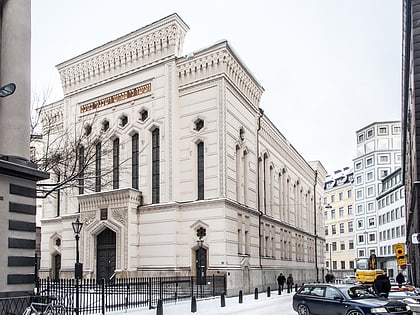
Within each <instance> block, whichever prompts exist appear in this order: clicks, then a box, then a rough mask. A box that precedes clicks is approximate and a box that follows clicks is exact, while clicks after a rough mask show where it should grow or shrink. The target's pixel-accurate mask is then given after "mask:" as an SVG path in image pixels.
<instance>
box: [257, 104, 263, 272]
mask: <svg viewBox="0 0 420 315" xmlns="http://www.w3.org/2000/svg"><path fill="white" fill-rule="evenodd" d="M259 110H260V115H259V116H258V129H257V210H258V256H259V257H258V259H259V264H260V269H261V270H262V260H261V217H262V215H263V213H262V211H261V206H260V163H259V158H260V140H259V131H260V130H261V118H262V117H263V116H264V110H263V109H262V108H259Z"/></svg>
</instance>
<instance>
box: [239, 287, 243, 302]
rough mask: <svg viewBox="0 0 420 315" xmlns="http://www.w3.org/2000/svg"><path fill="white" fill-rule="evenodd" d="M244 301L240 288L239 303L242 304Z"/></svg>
mask: <svg viewBox="0 0 420 315" xmlns="http://www.w3.org/2000/svg"><path fill="white" fill-rule="evenodd" d="M243 301H244V296H243V293H242V290H239V304H242V303H243Z"/></svg>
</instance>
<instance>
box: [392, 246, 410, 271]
mask: <svg viewBox="0 0 420 315" xmlns="http://www.w3.org/2000/svg"><path fill="white" fill-rule="evenodd" d="M394 250H395V256H396V258H397V264H398V267H402V266H405V265H407V260H406V259H405V250H404V244H403V243H396V244H394Z"/></svg>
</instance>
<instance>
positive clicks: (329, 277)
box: [325, 273, 335, 283]
mask: <svg viewBox="0 0 420 315" xmlns="http://www.w3.org/2000/svg"><path fill="white" fill-rule="evenodd" d="M334 280H335V277H334V275H333V274H332V273H327V274H326V275H325V282H327V283H334Z"/></svg>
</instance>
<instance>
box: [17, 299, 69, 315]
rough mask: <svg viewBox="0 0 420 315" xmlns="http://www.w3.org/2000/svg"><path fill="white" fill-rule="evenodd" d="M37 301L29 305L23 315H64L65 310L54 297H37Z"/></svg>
mask: <svg viewBox="0 0 420 315" xmlns="http://www.w3.org/2000/svg"><path fill="white" fill-rule="evenodd" d="M36 300H37V301H34V302H32V303H31V305H29V306H28V307H27V308H26V309H25V311H24V312H23V315H65V313H66V308H65V307H64V305H62V304H61V303H59V302H58V301H57V298H56V297H54V296H38V297H37V299H36Z"/></svg>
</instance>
